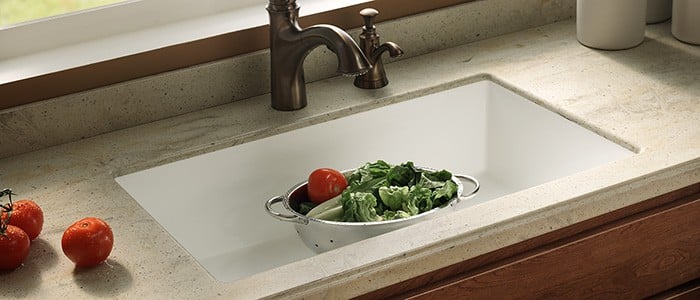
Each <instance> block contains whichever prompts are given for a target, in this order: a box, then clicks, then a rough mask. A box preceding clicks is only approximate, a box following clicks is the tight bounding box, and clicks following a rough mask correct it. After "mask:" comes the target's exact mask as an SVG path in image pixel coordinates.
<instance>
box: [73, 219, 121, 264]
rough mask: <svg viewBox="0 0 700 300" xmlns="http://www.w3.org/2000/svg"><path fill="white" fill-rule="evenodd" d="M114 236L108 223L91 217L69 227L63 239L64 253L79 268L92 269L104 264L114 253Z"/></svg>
mask: <svg viewBox="0 0 700 300" xmlns="http://www.w3.org/2000/svg"><path fill="white" fill-rule="evenodd" d="M113 244H114V235H113V234H112V229H111V228H109V225H107V223H106V222H105V221H103V220H101V219H99V218H94V217H89V218H84V219H82V220H79V221H77V222H75V223H73V224H72V225H71V226H68V228H67V229H66V231H64V232H63V237H62V238H61V247H62V248H63V253H64V254H65V255H66V256H67V257H68V259H70V260H71V261H73V262H74V263H75V265H76V266H77V267H92V266H96V265H98V264H100V263H101V262H103V261H104V260H105V259H107V257H108V256H109V254H110V253H111V252H112V245H113Z"/></svg>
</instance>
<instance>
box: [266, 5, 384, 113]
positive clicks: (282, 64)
mask: <svg viewBox="0 0 700 300" xmlns="http://www.w3.org/2000/svg"><path fill="white" fill-rule="evenodd" d="M267 11H268V13H269V15H270V63H271V65H270V69H271V80H270V85H271V86H270V90H271V93H272V107H273V108H274V109H277V110H297V109H301V108H303V107H304V106H306V86H305V81H304V66H303V65H304V59H305V58H306V56H307V55H308V54H309V52H311V50H313V49H314V48H316V47H317V46H320V45H326V46H327V47H328V49H330V50H331V51H333V52H334V53H335V54H336V56H337V57H338V72H340V73H343V74H346V75H353V76H357V75H361V74H363V73H366V72H367V70H369V68H370V67H371V65H370V63H369V61H368V60H367V57H366V56H365V55H364V54H363V53H362V50H360V48H359V47H358V46H357V44H356V43H355V41H354V40H353V39H352V37H351V36H350V35H349V34H348V33H347V32H345V31H343V30H342V29H340V28H338V27H336V26H333V25H326V24H321V25H314V26H310V27H307V28H301V26H299V23H298V20H299V6H298V5H297V4H296V0H270V2H269V3H268V5H267Z"/></svg>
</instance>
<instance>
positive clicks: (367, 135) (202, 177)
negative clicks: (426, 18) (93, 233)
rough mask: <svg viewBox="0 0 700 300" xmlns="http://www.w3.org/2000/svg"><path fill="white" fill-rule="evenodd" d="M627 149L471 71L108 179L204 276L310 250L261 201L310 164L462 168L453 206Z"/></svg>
mask: <svg viewBox="0 0 700 300" xmlns="http://www.w3.org/2000/svg"><path fill="white" fill-rule="evenodd" d="M632 154H634V153H633V152H631V151H629V150H627V149H625V148H623V147H621V146H619V145H617V144H615V143H613V142H611V141H609V140H607V139H605V138H603V137H601V136H599V135H597V134H595V133H593V132H592V131H589V130H587V129H585V128H583V127H581V126H579V125H577V124H575V123H573V122H571V121H569V120H567V119H566V118H564V117H562V116H560V115H559V114H557V113H555V112H552V111H549V110H547V109H545V108H543V107H541V106H538V105H536V104H535V103H533V102H531V101H529V100H528V99H526V98H524V97H522V96H520V95H518V94H516V93H514V92H512V91H510V90H508V89H506V88H504V87H502V86H500V85H498V84H496V83H494V82H491V81H480V82H476V83H472V84H468V85H464V86H461V87H457V88H453V89H449V90H445V91H441V92H437V93H434V94H430V95H426V96H422V97H417V98H414V99H411V100H408V101H404V102H400V103H396V104H391V105H388V106H384V107H381V108H377V109H373V110H370V111H366V112H362V113H357V114H354V115H349V116H347V117H343V118H340V119H336V120H333V121H328V122H324V123H321V124H317V125H312V126H309V127H305V128H301V129H297V130H294V131H291V132H286V133H282V134H279V135H276V136H272V137H268V138H264V139H260V140H256V141H253V142H249V143H245V144H241V145H237V146H234V147H231V148H227V149H223V150H220V151H216V152H212V153H207V154H204V155H200V156H196V157H192V158H189V159H185V160H182V161H178V162H174V163H170V164H167V165H163V166H159V167H155V168H152V169H147V170H143V171H139V172H136V173H132V174H128V175H125V176H121V177H118V178H116V180H117V182H118V183H119V184H120V185H121V186H122V187H123V188H124V189H125V190H126V191H127V192H128V193H129V194H130V195H131V196H132V197H133V198H134V199H135V200H136V201H137V202H138V203H139V204H140V205H141V206H142V207H143V208H144V209H146V210H147V211H148V212H149V213H150V214H151V215H152V216H153V217H154V218H155V219H156V220H157V221H158V222H159V223H160V224H161V225H162V226H163V227H164V228H165V229H166V230H167V231H168V232H169V233H170V234H171V235H172V236H173V238H175V240H177V241H178V242H179V243H180V244H181V245H182V246H183V247H184V248H185V249H186V250H187V251H189V252H190V253H191V254H192V255H193V256H194V258H195V259H196V260H197V261H199V263H201V265H202V266H203V267H204V268H205V269H207V270H208V271H209V272H210V274H211V275H212V276H213V277H215V278H216V279H218V280H220V281H233V280H236V279H238V278H241V277H245V276H248V275H252V274H255V273H258V272H261V271H265V270H268V269H271V268H274V267H277V266H281V265H284V264H287V263H290V262H293V261H297V260H301V259H304V258H308V257H311V256H313V255H315V254H314V252H312V251H311V250H309V249H308V248H307V247H306V246H305V245H304V244H303V243H302V241H301V240H300V239H299V237H298V236H297V233H296V232H295V231H294V226H293V225H292V224H290V223H285V222H280V221H278V220H276V219H273V218H272V217H270V216H269V215H267V213H266V212H265V210H264V209H263V206H264V203H265V201H266V200H267V199H269V198H271V197H274V196H277V195H280V194H283V193H284V192H286V191H287V190H288V189H289V188H290V187H291V186H292V185H294V184H296V183H299V182H301V181H304V180H305V179H306V177H307V176H308V174H309V173H310V172H311V171H312V170H314V169H316V168H319V167H331V168H335V169H341V170H342V169H351V168H355V167H358V166H360V165H362V164H363V163H365V162H368V161H376V160H377V159H382V160H385V161H387V162H389V163H401V162H405V161H409V160H410V161H413V162H414V163H415V164H416V165H420V166H427V167H431V168H436V169H442V168H444V169H448V170H451V171H453V172H455V173H461V174H467V175H472V176H474V177H476V178H477V179H478V180H479V181H480V182H481V191H480V192H479V194H478V195H477V196H476V197H474V198H472V199H469V200H468V201H463V202H461V203H460V206H459V208H461V209H463V208H465V207H469V206H473V205H475V204H478V203H481V202H484V201H489V200H491V199H494V198H497V197H499V196H502V195H506V194H509V193H513V192H516V191H519V190H523V189H526V188H529V187H533V186H536V185H539V184H542V183H546V182H548V181H551V180H554V179H557V178H561V177H564V176H567V175H570V174H573V173H576V172H579V171H583V170H586V169H589V168H592V167H595V166H598V165H601V164H605V163H608V162H612V161H615V160H618V159H621V158H624V157H627V156H630V155H632ZM188 224H197V226H196V230H194V229H193V227H190V226H188ZM203 233H204V234H203Z"/></svg>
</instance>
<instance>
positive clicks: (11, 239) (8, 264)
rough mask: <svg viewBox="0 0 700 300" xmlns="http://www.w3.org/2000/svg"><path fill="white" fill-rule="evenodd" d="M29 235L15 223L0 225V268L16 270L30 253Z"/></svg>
mask: <svg viewBox="0 0 700 300" xmlns="http://www.w3.org/2000/svg"><path fill="white" fill-rule="evenodd" d="M29 244H30V241H29V236H28V235H27V233H25V232H24V230H22V229H21V228H19V227H17V226H14V225H0V270H14V269H17V268H19V266H21V265H22V262H23V261H24V259H25V258H27V256H28V255H29Z"/></svg>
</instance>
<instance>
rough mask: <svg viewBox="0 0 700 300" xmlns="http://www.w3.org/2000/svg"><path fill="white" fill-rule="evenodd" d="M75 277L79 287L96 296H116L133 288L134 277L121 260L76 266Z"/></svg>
mask: <svg viewBox="0 0 700 300" xmlns="http://www.w3.org/2000/svg"><path fill="white" fill-rule="evenodd" d="M73 279H74V281H75V283H76V284H77V285H78V287H79V288H80V289H82V290H84V291H85V292H87V293H89V294H91V295H92V296H95V297H109V298H111V297H114V296H117V295H119V294H121V293H124V292H126V291H128V290H129V289H130V288H131V285H132V282H133V278H132V276H131V273H130V272H129V270H127V269H126V268H125V267H124V266H123V265H122V264H120V263H119V262H117V261H115V260H112V259H107V261H105V262H103V263H101V264H99V265H97V266H95V267H92V268H75V269H74V270H73Z"/></svg>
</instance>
